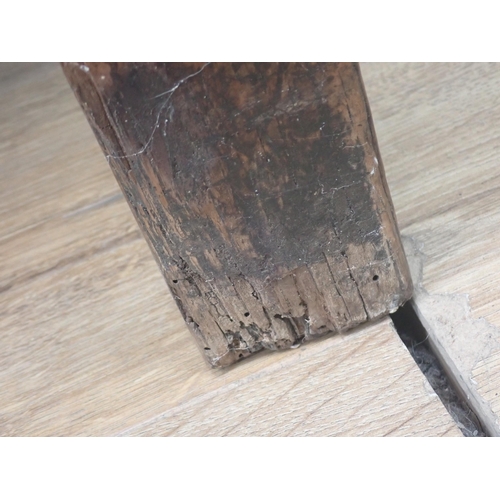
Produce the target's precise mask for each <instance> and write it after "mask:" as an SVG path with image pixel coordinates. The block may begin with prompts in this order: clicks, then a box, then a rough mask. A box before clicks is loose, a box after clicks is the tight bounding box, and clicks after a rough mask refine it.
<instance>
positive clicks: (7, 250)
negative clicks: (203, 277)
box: [0, 64, 460, 436]
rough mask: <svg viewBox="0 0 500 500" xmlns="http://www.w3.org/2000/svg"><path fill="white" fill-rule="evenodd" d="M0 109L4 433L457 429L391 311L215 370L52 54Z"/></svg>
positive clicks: (22, 76) (24, 73)
mask: <svg viewBox="0 0 500 500" xmlns="http://www.w3.org/2000/svg"><path fill="white" fill-rule="evenodd" d="M0 113H1V117H2V120H0V190H1V196H0V213H1V214H2V216H1V217H0V254H1V255H2V259H0V280H1V281H0V283H1V291H0V387H1V391H0V434H1V435H115V434H167V433H168V434H184V435H185V434H201V435H207V434H218V435H225V434H236V435H242V434H245V435H283V434H293V435H307V434H316V435H318V434H320V435H351V436H355V435H383V434H387V433H391V432H392V434H394V435H432V436H437V435H442V434H445V435H459V434H460V433H459V431H458V429H457V428H456V427H455V426H454V424H453V422H452V421H451V419H450V417H449V415H448V414H447V413H446V411H445V409H444V408H443V406H442V405H441V403H440V402H439V400H438V399H437V397H436V396H435V394H434V393H433V392H432V390H430V389H429V387H428V386H427V383H426V381H425V379H424V378H423V376H422V374H421V373H420V371H419V370H418V368H416V366H415V365H414V364H413V361H412V360H411V358H410V356H409V354H408V352H407V351H406V349H405V348H404V347H403V346H402V343H401V342H400V340H399V338H398V336H397V335H396V333H395V332H394V331H393V329H392V326H391V323H390V321H389V320H383V321H382V322H379V323H377V324H373V325H369V326H366V327H362V328H359V329H357V330H355V331H354V332H353V333H350V334H341V335H338V336H333V337H331V338H327V339H324V340H322V341H318V342H311V343H308V344H306V345H304V346H302V347H301V348H299V349H294V350H288V351H282V352H278V353H272V354H270V355H267V354H266V353H258V354H256V355H255V356H254V357H252V358H250V359H248V360H245V361H243V362H241V363H238V364H237V365H235V366H234V367H231V368H228V369H224V370H210V369H209V368H208V367H207V366H206V364H205V363H204V362H203V360H202V358H201V357H200V356H199V354H198V351H197V348H196V346H195V344H194V342H193V341H192V339H191V336H190V335H189V334H188V332H187V329H186V326H185V323H184V321H183V319H182V317H181V315H180V313H179V311H178V310H177V307H176V305H175V303H174V301H173V299H172V298H171V297H169V295H168V294H167V293H166V286H165V283H164V281H163V279H162V277H161V275H160V273H159V272H158V268H157V266H156V264H155V262H154V260H153V258H152V257H151V253H150V251H149V249H148V247H147V244H146V242H145V241H144V239H143V238H142V236H141V235H140V233H139V230H138V228H137V224H136V222H135V220H134V219H133V217H132V214H131V213H130V210H129V208H128V206H127V204H126V202H125V200H124V199H123V196H122V194H121V193H120V191H119V188H118V185H117V183H116V181H115V179H114V178H113V176H112V174H111V171H110V169H109V167H108V165H107V164H106V162H105V160H104V158H103V155H102V153H101V151H100V149H99V147H98V145H97V142H96V141H95V138H94V136H93V135H92V133H91V130H90V128H89V126H88V124H87V123H86V121H85V118H84V116H83V114H82V113H81V110H80V109H79V107H78V104H77V103H76V101H75V99H74V96H73V94H72V92H71V90H70V89H69V87H68V84H67V82H66V81H65V79H64V76H63V74H62V72H61V70H60V68H59V66H58V65H55V64H47V65H40V64H36V65H0ZM294 386H296V387H295V388H294ZM238 388H240V389H239V390H238ZM287 391H289V392H288V393H287ZM245 395H246V396H247V397H246V398H245ZM224 397H225V398H226V403H227V404H223V403H222V402H221V401H222V399H223V398H224ZM241 398H244V399H245V402H243V401H242V399H241ZM269 401H270V402H272V403H273V404H272V407H271V406H269V403H268V402H269ZM261 403H262V407H261V408H260V409H259V408H258V406H257V405H259V404H261ZM209 408H210V409H211V414H210V412H208V411H207V409H209ZM253 415H255V417H253ZM286 415H290V419H289V421H288V422H286V421H285V420H286V417H285V416H286ZM256 419H261V420H259V421H257V420H256ZM175 425H178V426H179V428H178V430H175V429H174V426H175Z"/></svg>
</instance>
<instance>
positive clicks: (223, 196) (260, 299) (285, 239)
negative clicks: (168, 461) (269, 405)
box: [63, 63, 412, 366]
mask: <svg viewBox="0 0 500 500" xmlns="http://www.w3.org/2000/svg"><path fill="white" fill-rule="evenodd" d="M63 68H64V71H65V74H66V76H67V78H68V80H69V82H70V84H71V86H72V88H73V90H74V92H75V94H76V96H77V98H78V100H79V102H80V104H81V106H82V108H83V110H84V111H85V114H86V116H87V118H88V120H89V122H90V124H91V126H92V128H93V130H94V133H95V135H96V136H97V138H98V140H99V142H100V145H101V147H102V149H103V150H104V152H105V154H106V157H107V159H108V161H109V164H110V166H111V168H112V170H113V172H114V174H115V176H116V179H117V180H118V183H119V184H120V186H121V188H122V190H123V193H124V194H125V197H126V199H127V201H128V203H129V205H130V207H131V209H132V211H133V213H134V215H135V217H136V220H137V221H138V223H139V225H140V227H141V229H142V231H143V234H144V236H145V237H146V239H147V241H148V243H149V245H150V248H151V250H152V252H153V254H154V255H155V257H156V260H157V262H158V264H159V266H160V269H161V271H162V272H163V275H164V277H165V280H166V282H167V284H168V286H169V287H170V290H171V291H172V295H173V296H174V298H175V300H176V302H177V305H178V306H179V309H180V311H181V313H182V315H183V317H184V319H185V321H186V323H187V324H188V326H189V328H190V330H191V332H192V333H193V334H194V336H195V338H196V339H197V341H198V345H199V347H200V348H201V350H202V352H203V353H204V354H205V356H206V358H207V359H208V361H209V363H210V364H211V365H213V366H226V365H229V364H232V363H233V362H235V361H237V360H238V359H241V358H244V357H247V356H249V355H250V354H252V353H254V352H256V351H259V350H261V349H263V348H267V349H272V350H276V349H284V348H288V347H295V346H298V345H299V344H300V343H301V342H302V341H304V340H309V339H312V338H315V337H319V336H322V335H324V334H327V333H330V332H339V331H343V330H346V329H349V328H352V327H354V326H356V325H358V324H360V323H362V322H364V321H367V320H372V319H376V318H379V317H381V316H383V315H386V314H388V313H389V312H391V311H394V310H395V309H397V308H398V306H400V305H401V304H402V303H403V302H405V301H406V300H407V299H408V298H409V297H410V296H411V292H412V285H411V279H410V274H409V271H408V267H407V263H406V259H405V256H404V253H403V249H402V246H401V242H400V239H399V234H398V230H397V226H396V220H395V216H394V211H393V206H392V203H391V200H390V197H389V192H388V188H387V184H386V180H385V176H384V172H383V166H382V161H381V158H380V154H379V152H378V148H377V143H376V138H375V133H374V130H373V126H372V121H371V117H370V111H369V107H368V103H367V100H366V96H365V92H364V89H363V84H362V80H361V76H360V72H359V68H358V66H357V65H355V64H333V63H330V64H295V63H294V64H281V63H280V64H250V63H245V64H218V63H205V64H202V63H200V64H191V63H182V64H174V63H168V64H132V63H128V64H104V63H98V64H90V63H88V64H87V63H85V64H83V63H69V64H65V65H63Z"/></svg>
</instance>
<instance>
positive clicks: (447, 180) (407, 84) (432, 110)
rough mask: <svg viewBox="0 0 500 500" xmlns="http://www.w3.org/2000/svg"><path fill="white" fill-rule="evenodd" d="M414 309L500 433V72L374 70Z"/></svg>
mask: <svg viewBox="0 0 500 500" xmlns="http://www.w3.org/2000/svg"><path fill="white" fill-rule="evenodd" d="M362 71H363V75H364V80H365V85H366V88H367V92H368V96H369V98H370V103H371V107H372V112H373V115H374V118H375V127H376V129H377V134H378V139H379V143H380V148H381V150H382V151H383V152H384V154H383V157H384V164H385V167H386V172H387V178H388V182H389V185H390V188H391V192H392V194H393V200H394V203H395V207H396V212H397V214H398V220H399V223H400V227H401V228H402V232H403V235H404V236H406V245H405V246H406V248H407V255H408V256H409V258H410V260H411V263H412V267H413V276H414V281H415V283H416V284H417V288H416V293H415V304H416V308H417V312H418V314H419V316H420V318H421V320H422V322H423V323H424V325H425V326H426V328H427V330H428V332H429V334H430V336H431V340H432V341H433V343H434V344H435V345H436V347H437V349H438V350H439V351H440V353H441V356H442V357H443V359H444V360H445V362H446V364H447V365H448V366H449V367H450V369H451V370H452V371H453V372H454V374H455V376H456V378H457V379H458V381H459V382H460V384H461V386H462V388H463V389H464V391H465V392H466V393H467V395H468V397H469V398H470V400H471V403H472V404H473V405H474V407H475V409H476V412H477V413H478V414H479V415H480V416H481V418H482V420H483V422H484V423H485V425H486V427H487V429H488V431H489V432H490V433H491V434H494V435H500V364H499V362H498V360H499V356H500V251H499V249H500V231H499V230H498V228H499V227H500V91H499V89H500V65H499V64H392V65H389V64H385V65H378V64H377V65H374V64H365V65H363V66H362Z"/></svg>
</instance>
